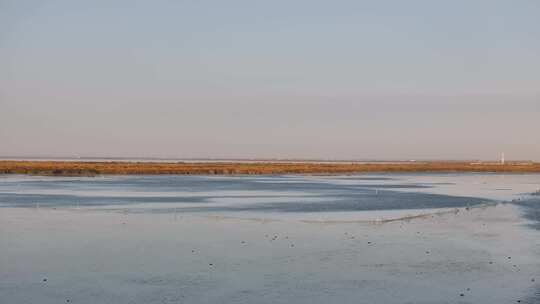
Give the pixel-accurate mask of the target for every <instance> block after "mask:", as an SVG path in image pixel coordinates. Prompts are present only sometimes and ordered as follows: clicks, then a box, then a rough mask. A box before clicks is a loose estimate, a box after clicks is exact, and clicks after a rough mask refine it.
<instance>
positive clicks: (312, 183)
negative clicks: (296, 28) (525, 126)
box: [0, 174, 540, 303]
mask: <svg viewBox="0 0 540 304" xmlns="http://www.w3.org/2000/svg"><path fill="white" fill-rule="evenodd" d="M539 188H540V175H535V174H527V175H502V174H377V175H375V174H369V175H350V176H175V175H173V176H107V177H40V176H18V175H5V176H0V250H1V252H2V254H1V255H0V300H1V301H0V302H6V303H59V302H61V303H65V302H67V301H69V302H73V303H328V302H330V301H335V302H338V303H517V301H520V303H538V301H540V295H539V290H540V287H539V285H538V284H537V281H538V280H540V256H539V254H540V238H539V236H540V235H539V232H540V231H538V230H537V229H535V228H538V227H539V225H538V218H539V216H538V210H539V207H538V206H539V205H540V202H539V200H538V199H537V198H536V197H535V196H531V195H530V194H531V193H532V192H534V191H536V190H538V189H539ZM503 202H504V203H503ZM539 282H540V281H539Z"/></svg>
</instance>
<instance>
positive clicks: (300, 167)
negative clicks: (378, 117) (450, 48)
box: [0, 160, 540, 176]
mask: <svg viewBox="0 0 540 304" xmlns="http://www.w3.org/2000/svg"><path fill="white" fill-rule="evenodd" d="M387 172H388V173H390V172H391V173H399V172H405V173H407V172H411V173H414V172H418V173H421V172H426V173H427V172H441V173H442V172H448V173H452V172H471V173H473V172H484V173H486V172H493V173H540V163H533V162H508V163H505V164H499V163H494V162H458V161H444V162H443V161H434V162H381V163H376V162H373V163H370V162H350V163H328V162H321V163H317V162H247V161H246V162H128V161H107V162H105V161H98V162H90V161H80V162H79V161H16V160H13V161H12V160H2V161H0V174H32V175H53V176H94V175H165V174H183V175H272V174H274V175H276V174H279V175H282V174H354V173H387Z"/></svg>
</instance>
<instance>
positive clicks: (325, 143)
mask: <svg viewBox="0 0 540 304" xmlns="http://www.w3.org/2000/svg"><path fill="white" fill-rule="evenodd" d="M539 114H540V1H536V0H531V1H525V0H516V1H497V0H486V1H481V0H477V1H475V0H454V1H437V0H429V1H428V0H426V1H414V0H411V1H398V0H396V1H384V0H382V1H360V0H356V1H339V0H336V1H317V0H300V1H294V0H288V1H281V0H273V1H257V0H248V1H236V0H230V1H205V0H197V1H180V0H179V1H164V0H155V1H114V0H108V1H73V0H61V1H52V0H51V1H37V0H35V1H27V0H0V156H17V157H28V156H44V157H71V156H87V157H88V156H100V157H164V158H170V157H174V158H317V159H381V160H388V159H486V160H489V159H497V158H498V155H499V153H500V152H504V153H505V155H506V158H507V159H520V160H525V159H526V160H536V161H540V136H539V131H540V115H539Z"/></svg>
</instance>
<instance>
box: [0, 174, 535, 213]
mask: <svg viewBox="0 0 540 304" xmlns="http://www.w3.org/2000/svg"><path fill="white" fill-rule="evenodd" d="M539 181H540V177H539V175H501V174H415V175H410V174H380V175H373V174H372V175H352V176H174V175H172V176H112V177H61V178H57V177H36V176H4V177H0V206H5V207H34V208H37V207H41V208H43V207H55V208H82V209H99V210H111V211H121V212H150V213H181V214H186V213H189V214H199V215H203V216H207V215H216V216H227V217H247V218H260V219H268V220H284V219H293V220H298V219H305V220H321V221H338V220H343V221H352V220H354V219H366V218H368V219H371V220H377V219H381V218H382V219H390V218H396V217H400V216H410V215H411V214H412V213H413V212H416V214H420V213H419V212H426V210H435V209H437V210H441V209H451V208H456V207H467V206H474V205H479V204H483V203H488V202H492V201H501V200H512V199H516V198H519V197H521V196H523V194H524V193H527V192H532V191H534V190H535V189H536V187H537V186H538V184H539ZM366 211H369V212H366ZM417 211H418V212H417Z"/></svg>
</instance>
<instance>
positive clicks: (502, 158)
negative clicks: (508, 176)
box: [501, 152, 504, 165]
mask: <svg viewBox="0 0 540 304" xmlns="http://www.w3.org/2000/svg"><path fill="white" fill-rule="evenodd" d="M501 165H504V152H502V153H501Z"/></svg>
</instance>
